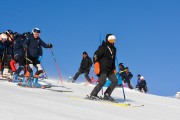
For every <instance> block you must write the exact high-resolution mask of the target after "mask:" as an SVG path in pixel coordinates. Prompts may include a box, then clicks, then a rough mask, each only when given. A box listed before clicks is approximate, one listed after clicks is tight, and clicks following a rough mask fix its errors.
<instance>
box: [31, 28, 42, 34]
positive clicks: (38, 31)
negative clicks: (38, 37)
mask: <svg viewBox="0 0 180 120" xmlns="http://www.w3.org/2000/svg"><path fill="white" fill-rule="evenodd" d="M32 33H33V34H34V33H41V31H40V29H39V28H33V29H32Z"/></svg>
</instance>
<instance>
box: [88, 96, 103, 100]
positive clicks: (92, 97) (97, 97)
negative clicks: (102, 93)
mask: <svg viewBox="0 0 180 120" xmlns="http://www.w3.org/2000/svg"><path fill="white" fill-rule="evenodd" d="M88 97H89V99H90V100H99V99H101V98H100V97H99V96H97V95H90V96H88Z"/></svg>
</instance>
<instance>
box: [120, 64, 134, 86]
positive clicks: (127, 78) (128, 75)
mask: <svg viewBox="0 0 180 120" xmlns="http://www.w3.org/2000/svg"><path fill="white" fill-rule="evenodd" d="M132 77H133V74H132V73H131V72H130V71H129V68H128V67H126V68H125V73H124V78H123V79H122V80H123V82H124V83H127V84H128V87H129V88H130V89H133V87H132V85H131V79H132Z"/></svg>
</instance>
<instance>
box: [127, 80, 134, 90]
mask: <svg viewBox="0 0 180 120" xmlns="http://www.w3.org/2000/svg"><path fill="white" fill-rule="evenodd" d="M128 87H129V88H130V89H133V87H132V85H131V81H130V80H129V81H128Z"/></svg>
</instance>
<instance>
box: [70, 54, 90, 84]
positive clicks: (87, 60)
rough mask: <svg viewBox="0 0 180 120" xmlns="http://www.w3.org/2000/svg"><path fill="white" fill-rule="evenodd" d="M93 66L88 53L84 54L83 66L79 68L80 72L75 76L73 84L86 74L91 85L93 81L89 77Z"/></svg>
mask: <svg viewBox="0 0 180 120" xmlns="http://www.w3.org/2000/svg"><path fill="white" fill-rule="evenodd" d="M91 66H92V60H91V58H90V57H89V56H88V54H87V52H83V59H82V61H81V66H80V68H79V71H78V72H77V73H76V74H75V75H74V77H73V81H72V82H75V81H76V79H77V78H78V77H79V75H80V74H82V73H84V76H85V78H86V80H87V81H88V82H90V83H91V79H90V77H89V71H90V69H91Z"/></svg>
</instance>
